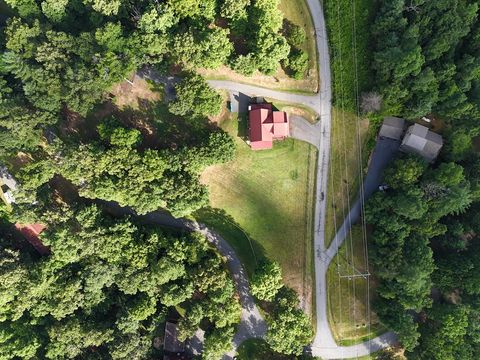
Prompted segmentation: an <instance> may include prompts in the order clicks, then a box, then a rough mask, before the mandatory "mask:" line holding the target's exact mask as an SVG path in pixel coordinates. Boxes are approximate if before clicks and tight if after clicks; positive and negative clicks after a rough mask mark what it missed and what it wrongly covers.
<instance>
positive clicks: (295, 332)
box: [251, 259, 313, 355]
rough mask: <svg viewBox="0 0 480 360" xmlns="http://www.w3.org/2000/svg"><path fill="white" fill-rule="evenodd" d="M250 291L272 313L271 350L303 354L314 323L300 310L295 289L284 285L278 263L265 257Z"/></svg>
mask: <svg viewBox="0 0 480 360" xmlns="http://www.w3.org/2000/svg"><path fill="white" fill-rule="evenodd" d="M251 292H252V295H253V296H255V297H256V298H257V299H258V300H260V301H261V303H262V306H263V307H264V308H265V309H267V311H268V313H269V314H268V316H267V323H268V331H267V337H266V342H267V344H268V345H269V347H270V348H271V350H273V351H275V352H277V353H281V354H287V355H300V354H302V352H303V348H304V347H305V346H307V345H308V344H309V343H310V341H311V340H312V337H313V330H312V325H311V323H310V319H309V318H308V317H307V316H306V315H305V313H304V312H303V310H301V309H299V301H298V297H297V294H296V293H295V291H294V290H292V289H290V288H288V287H285V286H284V284H283V279H282V271H281V268H280V265H279V264H278V263H277V262H275V261H271V260H268V259H264V260H262V262H261V263H260V264H259V265H258V266H257V269H255V273H254V275H253V277H252V281H251Z"/></svg>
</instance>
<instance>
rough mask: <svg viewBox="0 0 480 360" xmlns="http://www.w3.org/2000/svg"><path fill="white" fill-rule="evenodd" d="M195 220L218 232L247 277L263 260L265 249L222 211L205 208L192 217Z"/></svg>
mask: <svg viewBox="0 0 480 360" xmlns="http://www.w3.org/2000/svg"><path fill="white" fill-rule="evenodd" d="M192 216H193V217H194V218H195V220H197V221H198V222H200V223H203V224H205V225H207V226H208V227H211V229H212V230H215V231H216V232H218V233H219V234H220V235H221V236H222V237H223V238H224V239H225V240H227V241H228V242H229V244H230V245H231V246H232V247H233V248H234V249H235V252H236V253H237V255H238V257H239V258H240V260H241V261H242V263H243V265H244V266H245V269H246V270H247V273H248V275H249V276H251V275H252V274H253V272H254V271H255V267H256V266H257V263H258V262H259V261H261V260H262V259H263V258H265V249H264V248H263V246H262V245H261V244H260V243H258V242H257V241H256V240H254V239H252V237H251V236H250V235H249V234H248V233H247V232H246V231H245V230H243V229H242V227H241V226H240V225H239V224H238V223H237V222H236V221H235V219H234V218H233V217H232V216H231V215H229V214H228V213H227V212H226V211H225V210H223V209H217V208H212V207H206V208H203V209H200V210H197V211H196V212H195V213H194V214H193V215H192Z"/></svg>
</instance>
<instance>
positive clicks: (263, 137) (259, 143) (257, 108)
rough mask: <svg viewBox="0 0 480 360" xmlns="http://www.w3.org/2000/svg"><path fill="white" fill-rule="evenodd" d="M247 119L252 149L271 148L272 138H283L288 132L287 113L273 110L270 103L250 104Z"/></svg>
mask: <svg viewBox="0 0 480 360" xmlns="http://www.w3.org/2000/svg"><path fill="white" fill-rule="evenodd" d="M249 119H250V131H249V137H250V146H251V148H252V149H253V150H262V149H271V148H272V145H273V140H274V139H283V138H285V137H287V136H288V135H289V133H290V127H289V121H288V116H287V113H285V112H283V111H273V110H272V104H253V105H251V106H250V113H249Z"/></svg>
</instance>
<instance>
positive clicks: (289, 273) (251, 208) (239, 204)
mask: <svg viewBox="0 0 480 360" xmlns="http://www.w3.org/2000/svg"><path fill="white" fill-rule="evenodd" d="M245 121H246V119H245V118H242V119H241V120H240V121H239V122H238V121H236V119H235V117H233V116H232V117H228V118H227V119H225V121H224V122H222V123H221V124H220V126H221V127H222V128H223V129H225V130H226V131H227V132H228V133H229V134H231V135H232V136H234V138H235V143H236V147H237V154H236V157H235V160H234V161H231V162H229V163H227V164H225V165H222V166H213V167H210V168H208V169H207V170H206V171H205V172H204V173H203V174H202V182H203V183H205V184H207V186H208V189H209V192H210V206H211V207H212V208H214V209H215V211H218V210H216V209H219V210H220V213H221V214H222V213H223V215H221V217H222V218H223V219H230V220H229V221H222V222H223V223H224V224H225V225H224V226H223V227H222V228H225V231H227V233H226V235H229V234H231V233H233V234H232V235H233V236H234V238H236V239H242V241H243V242H244V243H243V244H242V245H241V246H238V247H237V248H243V250H241V251H240V253H239V254H240V255H241V256H246V257H245V258H244V261H245V263H246V264H251V263H252V258H253V259H257V261H259V260H261V259H262V258H263V257H265V256H266V257H268V258H270V259H273V260H276V261H278V262H279V263H280V265H281V266H282V270H283V277H284V279H285V281H286V284H287V285H289V286H290V287H292V288H294V289H295V290H296V291H297V292H298V294H299V295H300V296H301V298H302V299H303V301H302V303H304V304H305V305H306V306H307V309H310V306H311V301H312V300H311V297H312V287H311V286H312V283H313V265H312V261H313V253H312V226H313V225H312V217H313V195H312V194H313V188H314V180H315V159H316V152H315V149H314V148H313V146H311V145H308V144H306V143H303V142H300V141H296V140H293V139H288V140H286V141H282V142H276V143H274V148H273V149H272V150H266V151H256V152H255V151H251V150H250V148H249V146H248V145H247V144H246V143H245V141H244V140H243V139H242V138H241V137H238V133H239V132H240V135H242V136H245V134H244V133H243V131H244V130H242V126H245V125H246V124H245ZM239 126H240V129H239ZM285 194H289V196H288V197H285ZM211 215H212V214H211V213H210V214H209V213H205V212H199V213H198V216H195V217H196V219H197V220H198V221H200V222H205V223H207V224H212V225H214V224H215V223H218V220H214V217H212V216H211ZM212 220H213V222H212ZM233 224H236V225H238V227H240V228H241V229H242V234H240V233H239V231H238V228H237V226H236V225H233ZM219 230H220V229H219ZM243 231H244V233H243ZM226 238H227V239H228V238H229V236H226ZM245 240H248V241H245ZM252 248H253V251H254V252H255V254H254V256H253V257H252V254H251V249H252ZM242 260H243V259H242Z"/></svg>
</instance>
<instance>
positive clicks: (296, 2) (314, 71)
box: [198, 0, 319, 94]
mask: <svg viewBox="0 0 480 360" xmlns="http://www.w3.org/2000/svg"><path fill="white" fill-rule="evenodd" d="M279 9H280V10H281V11H282V12H283V14H284V18H285V19H287V20H288V21H290V22H292V23H294V24H296V25H299V26H301V27H303V28H304V30H305V33H306V34H307V40H306V41H305V43H304V44H303V45H302V47H301V48H302V50H304V51H306V52H307V54H308V56H309V63H308V64H309V66H308V70H307V72H306V76H305V79H301V80H295V79H293V78H291V77H289V76H288V75H287V74H286V73H285V71H284V70H283V69H282V68H281V66H280V64H279V67H278V70H277V72H276V73H275V74H274V75H273V76H268V75H264V74H261V73H260V72H255V74H254V75H252V76H243V75H241V74H238V73H236V72H235V71H233V70H232V69H230V68H228V67H227V66H221V67H219V68H218V69H214V70H210V69H199V70H198V72H199V73H200V74H201V75H203V76H204V77H206V78H207V79H210V80H229V81H235V82H238V83H243V84H250V85H256V86H260V87H264V88H269V89H275V90H279V91H287V92H293V93H298V94H312V93H316V92H317V90H318V84H319V78H318V62H317V50H316V42H315V29H314V26H313V21H312V17H311V15H310V11H309V8H308V5H307V3H306V1H305V0H281V2H280V5H279Z"/></svg>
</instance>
